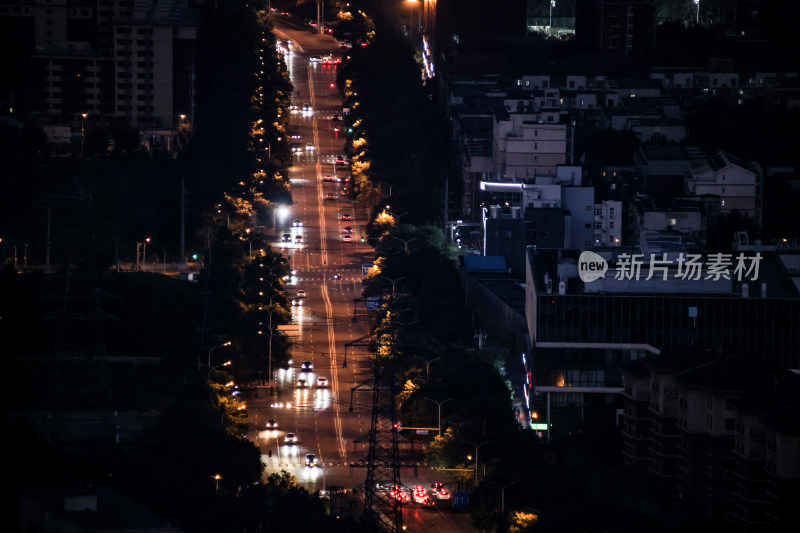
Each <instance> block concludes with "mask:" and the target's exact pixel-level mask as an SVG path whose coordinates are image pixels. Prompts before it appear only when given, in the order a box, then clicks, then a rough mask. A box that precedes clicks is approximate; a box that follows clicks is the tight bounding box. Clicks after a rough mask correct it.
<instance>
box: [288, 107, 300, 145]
mask: <svg viewBox="0 0 800 533" xmlns="http://www.w3.org/2000/svg"><path fill="white" fill-rule="evenodd" d="M292 107H297V106H292ZM289 137H290V138H292V139H295V140H297V139H299V138H300V136H299V135H297V134H294V135H290V136H289Z"/></svg>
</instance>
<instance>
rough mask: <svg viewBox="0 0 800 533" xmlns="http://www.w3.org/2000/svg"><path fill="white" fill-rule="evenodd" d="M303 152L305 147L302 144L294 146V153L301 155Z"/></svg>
mask: <svg viewBox="0 0 800 533" xmlns="http://www.w3.org/2000/svg"><path fill="white" fill-rule="evenodd" d="M302 151H303V145H302V144H293V145H292V153H294V154H299V153H300V152H302Z"/></svg>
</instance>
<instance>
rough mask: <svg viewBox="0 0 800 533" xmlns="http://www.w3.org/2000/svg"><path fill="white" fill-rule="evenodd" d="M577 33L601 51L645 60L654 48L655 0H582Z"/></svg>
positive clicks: (577, 13) (578, 14) (577, 15)
mask: <svg viewBox="0 0 800 533" xmlns="http://www.w3.org/2000/svg"><path fill="white" fill-rule="evenodd" d="M575 33H576V37H577V38H578V39H580V40H582V41H585V42H590V43H592V44H593V45H594V46H595V47H596V48H599V49H600V50H608V51H615V52H619V53H621V54H625V55H629V56H633V57H643V56H644V55H645V54H647V52H648V51H649V50H650V49H651V48H652V47H653V39H654V38H655V5H654V1H653V0H579V1H578V3H577V4H576V12H575Z"/></svg>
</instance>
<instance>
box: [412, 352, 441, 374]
mask: <svg viewBox="0 0 800 533" xmlns="http://www.w3.org/2000/svg"><path fill="white" fill-rule="evenodd" d="M414 357H415V358H416V359H422V360H423V361H425V377H427V376H428V374H430V373H431V363H433V362H434V361H438V360H439V359H441V357H434V358H433V359H425V358H424V357H421V356H419V355H415V356H414Z"/></svg>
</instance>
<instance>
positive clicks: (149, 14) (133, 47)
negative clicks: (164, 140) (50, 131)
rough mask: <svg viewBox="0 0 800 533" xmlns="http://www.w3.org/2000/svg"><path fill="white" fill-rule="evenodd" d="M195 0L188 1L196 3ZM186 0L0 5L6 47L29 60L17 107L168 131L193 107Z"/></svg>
mask: <svg viewBox="0 0 800 533" xmlns="http://www.w3.org/2000/svg"><path fill="white" fill-rule="evenodd" d="M201 3H202V2H196V4H198V5H199V4H201ZM194 4H195V2H189V1H187V0H148V1H143V2H127V1H121V0H120V1H115V2H101V3H97V4H93V3H86V2H80V1H78V0H52V1H50V2H47V3H46V4H44V3H43V4H31V3H29V2H25V1H22V0H4V1H3V2H0V22H1V23H3V27H14V28H15V29H14V33H13V34H10V35H6V39H7V40H11V41H12V42H8V43H6V45H8V46H20V47H22V50H23V51H22V53H26V54H28V56H29V58H30V60H31V61H32V64H33V68H32V72H31V76H32V77H31V87H32V93H31V94H30V95H13V96H5V97H4V99H8V100H10V101H19V102H20V105H19V106H17V109H18V110H19V111H22V112H31V113H33V114H40V115H42V116H44V117H46V118H49V119H52V120H53V121H57V122H58V121H60V122H66V123H72V124H76V123H79V122H80V118H81V115H82V114H84V113H86V114H90V115H101V116H103V117H116V118H121V119H125V120H126V121H127V122H128V123H129V124H130V125H132V126H155V127H158V128H173V127H175V126H176V125H177V124H178V123H179V121H180V118H179V116H180V115H185V116H186V117H188V119H189V120H191V117H192V114H193V111H194V85H195V79H194V76H195V71H194V68H195V65H194V48H195V40H196V38H197V27H198V25H199V23H200V18H201V12H200V11H199V10H198V9H195V8H193V7H191V6H192V5H194Z"/></svg>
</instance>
